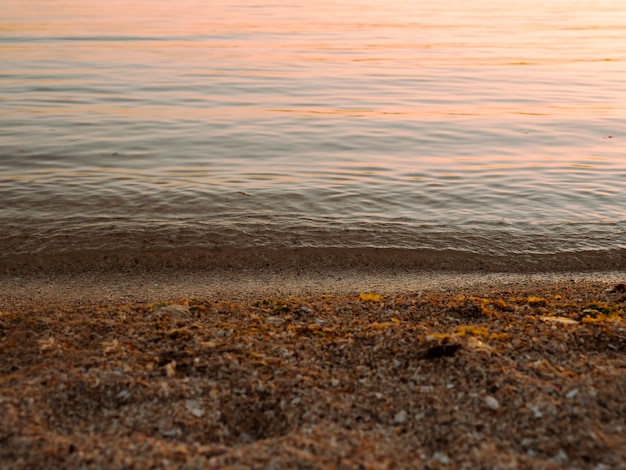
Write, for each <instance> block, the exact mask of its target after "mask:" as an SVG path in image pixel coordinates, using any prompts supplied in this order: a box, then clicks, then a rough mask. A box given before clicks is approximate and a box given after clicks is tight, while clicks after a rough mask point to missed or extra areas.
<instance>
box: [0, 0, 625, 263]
mask: <svg viewBox="0 0 626 470" xmlns="http://www.w3.org/2000/svg"><path fill="white" fill-rule="evenodd" d="M228 3H229V4H228V5H226V6H225V5H223V2H216V1H201V0H179V1H177V2H171V1H169V0H130V1H126V0H125V1H118V0H113V1H107V2H101V1H97V0H80V1H79V0H56V1H46V2H42V1H38V0H4V2H3V15H2V18H0V57H1V58H2V61H1V63H0V201H2V203H1V205H0V220H2V226H1V227H0V240H2V244H3V245H4V247H3V249H2V254H0V261H2V259H3V258H4V259H5V261H6V260H7V259H8V258H15V257H16V256H17V257H19V256H27V255H33V254H64V253H65V254H71V253H78V252H81V253H89V255H88V256H94V253H105V252H107V253H108V252H115V253H123V252H129V253H130V252H134V253H135V252H148V251H150V252H165V251H169V252H172V253H175V252H181V253H182V252H184V251H189V250H197V249H200V250H202V249H211V250H215V249H221V248H229V249H236V250H239V249H250V248H257V249H270V250H279V251H280V250H287V249H289V250H291V249H293V248H298V247H299V248H307V247H308V248H315V249H319V250H324V249H327V248H328V249H330V248H333V249H335V250H337V249H345V250H350V249H362V250H367V249H378V250H380V249H395V250H406V253H410V252H415V251H420V250H422V251H424V250H425V252H428V253H429V256H435V258H436V256H437V253H440V254H441V257H442V260H443V259H444V258H445V257H449V256H450V253H458V254H463V255H464V256H465V255H467V256H476V257H481V258H486V257H489V256H509V257H511V258H515V257H519V256H520V255H524V256H526V257H527V258H528V259H530V257H533V256H534V257H541V256H554V255H558V254H566V255H567V256H570V258H571V259H577V257H579V255H581V254H585V255H589V254H591V258H592V259H593V258H594V256H595V259H597V260H599V261H598V264H599V266H596V267H602V263H603V262H604V261H605V260H607V259H612V260H615V259H617V260H618V261H617V263H618V266H617V267H620V266H621V267H623V266H624V263H623V262H622V261H621V260H624V257H625V256H624V253H625V251H624V250H626V236H625V233H626V232H625V229H626V157H625V152H624V149H626V146H625V145H624V142H625V141H626V134H625V133H624V129H626V100H625V99H624V98H625V97H626V41H625V40H624V30H625V29H626V7H625V6H624V5H623V2H622V1H621V0H605V1H593V0H579V1H574V2H572V1H571V0H567V1H566V0H555V1H552V2H544V1H538V0H509V1H506V2H505V1H500V0H476V1H471V2H470V1H467V0H447V1H441V0H438V1H434V0H433V1H420V2H417V1H413V0H411V1H409V0H396V1H391V2H383V1H381V0H343V1H336V0H333V1H317V2H304V1H301V0H237V1H233V2H228ZM444 254H445V256H444ZM585 259H586V261H585V262H584V263H586V265H588V264H589V257H587V258H585ZM581 263H582V261H581ZM620 263H621V264H620ZM435 264H436V263H435ZM579 267H581V268H582V267H585V266H583V265H581V266H579ZM613 267H615V266H613Z"/></svg>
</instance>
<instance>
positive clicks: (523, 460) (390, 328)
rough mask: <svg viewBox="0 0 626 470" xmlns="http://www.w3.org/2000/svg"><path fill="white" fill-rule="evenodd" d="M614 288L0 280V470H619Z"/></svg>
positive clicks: (388, 276)
mask: <svg viewBox="0 0 626 470" xmlns="http://www.w3.org/2000/svg"><path fill="white" fill-rule="evenodd" d="M624 281H626V274H625V273H620V272H613V273H602V274H597V273H596V274H593V273H587V274H572V273H569V274H563V273H561V274H533V275H530V274H524V275H518V274H484V275H476V274H454V273H440V274H436V273H423V272H421V273H420V272H393V271H385V272H377V273H375V274H373V273H370V274H367V273H365V272H364V271H362V270H361V271H358V270H356V271H349V270H343V271H333V272H319V273H307V274H306V275H303V274H302V273H298V272H286V271H283V272H278V273H276V272H274V273H272V272H264V271H255V272H248V273H246V272H241V271H239V272H237V271H228V270H223V271H221V272H220V271H212V272H199V271H189V272H185V271H178V272H169V273H160V274H159V273H135V274H129V273H127V274H115V273H91V274H90V273H83V274H80V275H72V274H65V275H28V276H17V275H6V276H4V277H3V278H2V280H1V281H0V312H1V313H0V416H1V417H2V419H0V462H1V464H0V466H1V467H2V468H593V469H612V468H626V324H625V321H626V320H625V317H626V293H624V292H623V287H621V283H623V282H624ZM616 286H617V287H616ZM361 294H371V295H361Z"/></svg>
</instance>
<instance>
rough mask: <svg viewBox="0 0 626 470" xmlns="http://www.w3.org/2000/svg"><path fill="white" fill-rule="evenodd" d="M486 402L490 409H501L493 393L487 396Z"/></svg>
mask: <svg viewBox="0 0 626 470" xmlns="http://www.w3.org/2000/svg"><path fill="white" fill-rule="evenodd" d="M485 404H486V405H487V408H489V409H490V410H493V411H497V410H499V409H500V403H499V402H498V400H496V399H495V398H494V397H492V396H491V395H488V396H486V397H485Z"/></svg>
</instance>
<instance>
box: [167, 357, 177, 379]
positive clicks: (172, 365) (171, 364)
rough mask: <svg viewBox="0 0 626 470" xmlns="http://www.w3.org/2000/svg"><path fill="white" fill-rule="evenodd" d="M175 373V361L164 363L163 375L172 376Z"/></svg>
mask: <svg viewBox="0 0 626 470" xmlns="http://www.w3.org/2000/svg"><path fill="white" fill-rule="evenodd" d="M175 374H176V361H172V362H168V363H167V364H165V375H167V376H168V377H174V375H175Z"/></svg>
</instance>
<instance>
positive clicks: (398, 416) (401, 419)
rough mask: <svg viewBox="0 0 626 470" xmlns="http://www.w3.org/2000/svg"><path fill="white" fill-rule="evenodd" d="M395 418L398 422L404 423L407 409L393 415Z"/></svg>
mask: <svg viewBox="0 0 626 470" xmlns="http://www.w3.org/2000/svg"><path fill="white" fill-rule="evenodd" d="M393 420H394V421H395V422H396V423H398V424H402V423H404V422H405V421H406V411H404V410H402V411H400V412H398V413H396V415H395V416H394V417H393Z"/></svg>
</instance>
